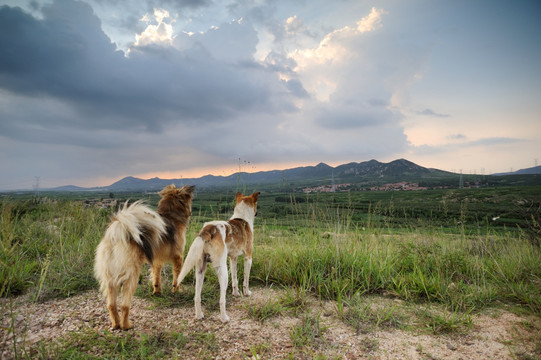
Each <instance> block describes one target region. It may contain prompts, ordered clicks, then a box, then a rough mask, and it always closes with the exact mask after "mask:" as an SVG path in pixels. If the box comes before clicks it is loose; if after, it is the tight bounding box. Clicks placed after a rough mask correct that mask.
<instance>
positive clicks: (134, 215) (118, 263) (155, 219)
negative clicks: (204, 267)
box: [94, 185, 194, 330]
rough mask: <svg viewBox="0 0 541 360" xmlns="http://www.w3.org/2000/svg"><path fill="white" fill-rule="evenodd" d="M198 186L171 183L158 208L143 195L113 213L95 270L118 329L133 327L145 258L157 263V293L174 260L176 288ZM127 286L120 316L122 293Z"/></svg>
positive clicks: (155, 273)
mask: <svg viewBox="0 0 541 360" xmlns="http://www.w3.org/2000/svg"><path fill="white" fill-rule="evenodd" d="M193 191H194V187H193V186H183V187H182V188H177V187H176V186H174V185H168V186H166V187H165V188H164V189H163V190H162V191H161V192H160V193H159V194H160V195H161V197H162V198H161V199H160V202H159V203H158V209H157V211H154V210H152V209H150V208H149V207H148V206H146V205H144V204H143V203H142V202H141V201H136V202H135V203H133V204H131V205H129V206H128V203H127V202H126V203H125V204H124V207H123V208H122V209H121V210H120V211H118V212H117V213H116V214H115V215H114V216H113V218H112V220H111V223H110V224H109V226H108V227H107V230H106V231H105V235H104V236H103V238H102V240H101V242H100V244H99V245H98V247H97V249H96V258H95V263H94V274H95V276H96V279H98V281H99V282H100V290H101V292H102V293H103V295H104V296H105V298H106V300H107V309H108V310H109V317H110V319H111V324H112V327H113V329H118V328H121V329H123V330H127V329H130V328H131V327H132V324H131V322H130V320H129V312H130V304H131V298H132V296H133V293H134V292H135V290H136V288H137V282H138V280H139V274H140V272H141V267H142V266H143V264H144V263H150V264H152V273H153V283H154V293H159V292H160V290H161V268H162V266H163V264H164V263H165V262H167V261H171V262H172V263H173V290H176V289H177V288H178V285H177V284H178V283H177V281H176V280H177V277H178V274H179V273H180V269H181V268H182V262H183V253H184V245H185V243H186V228H187V226H188V223H189V220H190V215H191V207H192V196H193ZM120 288H122V290H121V293H122V301H121V304H120V310H121V314H122V317H120V316H119V313H118V309H117V302H116V301H117V296H118V293H119V290H120Z"/></svg>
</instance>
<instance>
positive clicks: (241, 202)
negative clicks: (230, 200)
mask: <svg viewBox="0 0 541 360" xmlns="http://www.w3.org/2000/svg"><path fill="white" fill-rule="evenodd" d="M259 194H261V193H260V192H259V191H257V192H254V193H252V194H251V195H248V196H244V195H243V194H242V193H240V192H237V195H236V196H235V207H237V206H245V207H246V208H247V209H251V210H252V211H253V216H257V198H258V197H259Z"/></svg>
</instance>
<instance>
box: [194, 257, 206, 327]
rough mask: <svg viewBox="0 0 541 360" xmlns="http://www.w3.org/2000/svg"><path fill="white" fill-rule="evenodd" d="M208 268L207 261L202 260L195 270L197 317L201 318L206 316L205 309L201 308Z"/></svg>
mask: <svg viewBox="0 0 541 360" xmlns="http://www.w3.org/2000/svg"><path fill="white" fill-rule="evenodd" d="M206 270H207V262H206V261H204V260H203V261H200V262H198V264H197V265H196V271H195V296H194V303H195V318H196V319H197V320H200V319H202V318H204V317H205V315H203V310H201V290H202V289H203V280H205V271H206Z"/></svg>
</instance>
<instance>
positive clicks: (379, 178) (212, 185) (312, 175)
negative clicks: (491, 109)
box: [42, 159, 541, 192]
mask: <svg viewBox="0 0 541 360" xmlns="http://www.w3.org/2000/svg"><path fill="white" fill-rule="evenodd" d="M460 178H461V176H460V175H459V174H456V173H452V172H448V171H443V170H438V169H432V168H425V167H422V166H420V165H417V164H415V163H413V162H411V161H408V160H406V159H398V160H394V161H391V162H389V163H382V162H379V161H377V160H369V161H363V162H359V163H356V162H351V163H348V164H343V165H339V166H336V167H332V166H329V165H327V164H325V163H319V164H317V165H315V166H302V167H296V168H292V169H286V170H271V171H259V172H255V173H247V172H237V173H235V174H232V175H229V176H214V175H206V176H203V177H200V178H187V179H184V178H183V179H160V178H157V177H155V178H152V179H140V178H136V177H133V176H128V177H125V178H123V179H120V180H118V181H117V182H115V183H113V184H111V185H108V186H102V187H92V188H82V187H78V186H73V185H68V186H61V187H57V188H54V189H42V190H43V191H72V192H77V191H99V192H141V191H148V192H155V191H159V190H161V189H163V187H164V186H166V185H169V184H175V185H177V186H182V185H195V186H197V188H198V189H200V190H213V189H215V190H219V189H222V188H232V187H234V188H239V187H250V188H253V189H255V188H257V189H259V190H263V189H264V190H266V191H284V190H285V191H300V190H301V189H303V188H305V187H317V186H321V185H337V186H338V185H340V188H341V189H344V188H345V189H353V190H355V189H367V188H370V187H372V186H378V185H383V184H393V183H398V182H409V183H416V184H418V185H419V186H420V187H426V188H438V187H451V188H453V187H458V186H459V183H460V180H459V179H460ZM462 183H463V184H464V186H465V187H479V186H513V185H541V166H536V167H534V168H529V169H522V170H518V171H516V172H514V173H506V174H493V175H487V176H484V175H472V174H469V175H468V174H463V175H462Z"/></svg>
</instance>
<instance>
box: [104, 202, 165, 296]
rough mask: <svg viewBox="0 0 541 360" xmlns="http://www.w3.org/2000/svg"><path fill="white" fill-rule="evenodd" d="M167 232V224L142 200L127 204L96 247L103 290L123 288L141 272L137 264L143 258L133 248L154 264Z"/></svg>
mask: <svg viewBox="0 0 541 360" xmlns="http://www.w3.org/2000/svg"><path fill="white" fill-rule="evenodd" d="M165 231H166V226H165V223H164V221H163V220H162V218H161V217H160V216H159V215H158V213H156V212H155V211H154V210H152V209H150V208H149V207H147V206H146V205H144V204H142V202H141V201H136V202H134V203H133V204H131V205H129V206H128V202H126V203H125V204H124V207H123V208H122V209H121V210H119V211H118V212H117V213H116V214H115V215H114V216H113V218H112V219H111V223H110V224H109V226H108V227H107V230H106V231H105V234H104V236H103V238H102V240H101V242H100V244H99V245H98V247H97V248H96V258H95V262H94V275H95V277H96V279H98V280H99V282H100V288H101V291H102V292H103V293H104V294H105V293H106V290H107V287H108V286H109V285H114V286H120V284H122V283H123V282H124V281H126V280H127V279H128V278H130V276H132V275H133V274H135V272H138V271H139V269H138V268H137V266H135V264H136V262H137V261H138V260H137V258H139V257H140V255H138V252H134V251H133V249H134V247H135V248H139V249H141V250H142V251H143V253H144V254H145V257H146V258H147V260H148V261H149V262H152V258H153V256H154V254H155V253H156V250H157V247H158V246H159V245H160V242H161V241H162V240H161V238H162V235H163V234H165ZM139 254H140V253H139Z"/></svg>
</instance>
